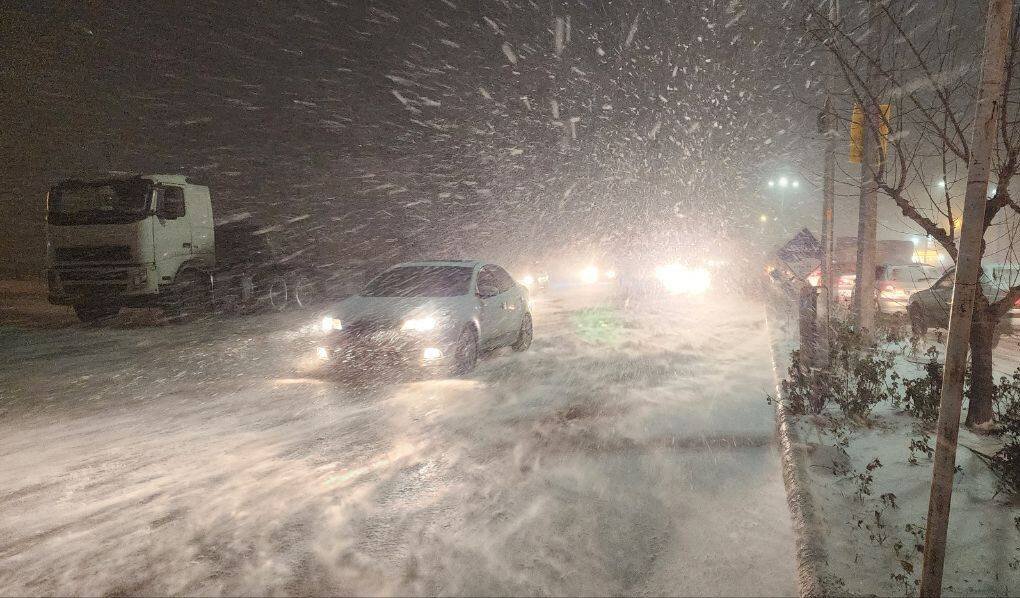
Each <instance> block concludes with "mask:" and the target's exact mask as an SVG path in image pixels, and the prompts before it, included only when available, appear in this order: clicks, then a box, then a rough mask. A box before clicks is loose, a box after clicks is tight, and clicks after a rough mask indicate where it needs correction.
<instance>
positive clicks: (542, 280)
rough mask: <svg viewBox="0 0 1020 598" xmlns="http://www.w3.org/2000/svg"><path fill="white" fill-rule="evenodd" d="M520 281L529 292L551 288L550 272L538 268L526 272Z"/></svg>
mask: <svg viewBox="0 0 1020 598" xmlns="http://www.w3.org/2000/svg"><path fill="white" fill-rule="evenodd" d="M518 280H519V281H520V283H521V284H523V285H524V286H525V287H527V289H528V290H529V291H536V290H543V289H547V288H549V272H548V271H546V270H545V269H544V268H541V267H538V266H534V267H531V268H528V269H526V270H524V272H523V274H521V275H520V277H519V278H518Z"/></svg>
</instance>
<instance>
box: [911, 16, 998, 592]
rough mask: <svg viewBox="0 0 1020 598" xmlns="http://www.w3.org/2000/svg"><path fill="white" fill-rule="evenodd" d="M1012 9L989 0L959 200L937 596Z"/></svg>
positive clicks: (932, 586) (936, 481)
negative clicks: (960, 222)
mask: <svg viewBox="0 0 1020 598" xmlns="http://www.w3.org/2000/svg"><path fill="white" fill-rule="evenodd" d="M1012 12H1013V2H1012V0H989V2H988V14H987V16H986V22H985V51H984V57H983V58H982V61H981V84H980V87H979V88H978V97H977V105H976V106H975V113H974V133H973V139H972V141H971V144H970V163H969V164H968V167H967V195H966V198H965V199H964V204H963V226H962V227H961V231H960V244H959V251H958V253H957V258H956V280H955V282H954V283H953V301H952V304H951V306H950V311H949V333H948V336H949V340H948V341H947V342H946V367H945V374H944V376H943V379H942V396H941V400H940V402H939V420H938V429H937V431H936V436H935V458H934V468H933V470H932V477H931V495H930V497H929V499H928V520H927V527H926V531H925V545H924V566H923V569H922V571H921V587H920V592H921V596H931V597H935V598H937V597H938V596H941V595H942V570H943V567H944V566H945V557H946V535H947V531H948V529H949V507H950V504H951V502H952V498H953V474H954V473H955V470H956V443H957V439H958V437H959V433H960V407H961V403H962V402H963V374H964V371H965V370H966V369H967V361H966V360H967V349H968V347H969V343H970V323H971V316H972V315H973V312H974V294H975V291H976V287H977V284H978V282H977V281H978V273H979V272H980V269H981V241H982V238H983V236H984V219H985V203H986V199H985V198H986V197H987V195H986V194H987V192H988V172H989V170H990V167H991V165H990V162H991V154H992V151H993V149H994V147H995V144H996V141H997V137H996V128H995V123H996V112H997V111H998V110H1000V109H1001V106H999V103H1000V102H1001V101H1002V100H1003V97H1002V96H1003V93H1002V83H1003V79H1004V76H1005V73H1004V67H1005V62H1006V50H1007V46H1008V45H1009V25H1010V18H1011V15H1012Z"/></svg>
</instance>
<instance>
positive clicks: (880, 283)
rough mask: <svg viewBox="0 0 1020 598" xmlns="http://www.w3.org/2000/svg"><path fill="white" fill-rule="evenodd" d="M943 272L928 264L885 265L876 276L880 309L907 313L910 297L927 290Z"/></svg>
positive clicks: (878, 270)
mask: <svg viewBox="0 0 1020 598" xmlns="http://www.w3.org/2000/svg"><path fill="white" fill-rule="evenodd" d="M941 273H942V271H941V270H940V269H939V268H937V267H935V266H930V265H928V264H885V265H882V266H879V267H878V269H877V272H876V274H875V292H876V293H877V294H878V308H879V311H882V312H884V313H902V312H905V311H907V302H908V301H909V299H910V296H911V295H913V294H914V293H916V292H917V291H920V290H924V289H927V288H928V287H930V286H931V285H932V283H934V282H935V281H936V280H938V279H939V276H940V275H941Z"/></svg>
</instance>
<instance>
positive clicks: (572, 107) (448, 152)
mask: <svg viewBox="0 0 1020 598" xmlns="http://www.w3.org/2000/svg"><path fill="white" fill-rule="evenodd" d="M766 5H767V3H766V2H755V1H753V0H752V1H747V2H741V1H738V0H716V1H713V0H703V1H700V2H687V1H674V2H669V1H667V0H660V1H657V2H640V1H637V0H634V1H629V2H609V1H600V0H588V1H576V2H567V1H564V2H558V1H557V2H552V3H551V2H549V0H542V1H539V0H535V1H534V2H531V1H529V0H522V1H510V0H507V1H501V2H497V1H484V2H482V1H474V2H469V1H465V0H451V1H449V2H446V1H443V0H434V1H433V0H428V1H425V0H423V1H413V2H410V1H408V2H399V1H391V2H384V1H379V2H354V1H350V2H344V1H303V2H254V1H238V2H227V1H206V2H200V3H199V2H163V1H160V2H132V3H124V2H99V1H90V2H43V1H23V2H17V1H16V2H14V3H13V4H11V3H6V4H5V5H4V7H3V8H0V54H2V55H3V56H4V57H5V60H4V61H3V62H2V63H0V89H2V90H3V91H2V92H0V93H2V94H3V96H4V100H3V102H0V111H2V113H0V116H2V119H0V120H2V122H4V123H5V125H4V126H3V127H0V155H2V158H3V160H2V162H0V180H2V181H4V185H3V190H2V193H3V195H2V197H0V218H2V220H3V222H5V223H6V227H5V231H4V235H3V237H2V239H3V240H2V241H0V259H3V260H4V261H10V263H11V264H13V266H14V267H15V269H20V270H26V269H27V270H36V269H38V268H39V267H41V265H42V260H41V253H42V248H43V240H44V236H43V234H44V233H43V226H42V209H43V198H44V195H45V189H46V187H47V186H48V185H49V184H51V183H53V182H55V181H57V180H60V179H62V178H69V177H78V176H91V175H102V174H105V173H107V172H109V171H135V172H144V171H162V172H183V173H186V174H190V175H192V176H194V177H195V178H196V179H198V180H199V181H201V182H204V183H206V184H209V185H210V186H211V187H212V190H213V193H214V201H215V202H216V205H215V208H216V211H217V215H218V216H220V217H222V216H227V215H230V214H236V213H239V212H251V213H253V214H255V215H256V216H257V217H258V218H260V219H262V220H265V221H267V222H268V223H272V224H277V225H280V226H283V227H284V229H285V233H286V235H285V236H286V239H287V240H288V242H289V243H290V245H291V246H292V247H295V248H305V247H314V248H315V249H316V250H317V253H318V254H322V253H323V252H325V253H327V254H330V253H332V254H338V255H342V256H345V257H347V258H352V259H361V258H368V257H370V256H371V257H373V258H374V259H380V260H387V259H395V258H397V257H403V256H414V255H422V254H429V255H440V254H454V253H458V252H460V253H463V252H472V251H475V252H478V251H488V252H490V253H492V252H493V251H494V250H493V249H492V248H493V247H502V248H503V249H501V251H506V252H509V253H512V250H510V249H507V248H508V247H509V248H519V247H520V246H522V245H529V246H537V247H538V248H539V249H541V248H544V247H556V246H559V245H560V244H561V243H563V242H569V241H575V242H578V243H588V242H589V241H591V240H592V239H599V238H607V237H613V236H614V235H618V234H619V233H620V231H624V230H627V228H628V227H635V226H637V227H643V226H648V225H649V223H653V222H663V220H664V219H670V218H676V217H677V215H678V214H683V215H684V216H688V215H691V214H697V215H700V216H702V218H701V220H702V221H703V223H705V222H707V223H709V224H711V225H712V226H715V227H717V228H718V226H719V223H720V222H728V223H731V224H733V225H734V226H737V225H741V226H742V225H744V224H746V221H748V220H749V219H750V218H753V217H754V215H755V214H757V213H758V211H759V210H760V208H759V206H758V203H759V200H758V199H757V198H753V197H751V194H752V192H751V188H752V187H753V186H754V185H755V184H756V179H757V178H759V177H760V176H761V173H762V171H763V169H767V168H771V167H773V166H774V165H775V164H793V163H796V162H798V161H799V157H800V154H801V153H802V152H803V151H804V144H803V142H801V141H800V135H802V134H803V133H804V132H805V130H808V131H809V130H810V127H812V126H813V115H812V114H811V113H810V110H809V109H807V108H806V107H805V106H804V105H800V104H798V102H797V98H798V97H803V96H806V97H810V95H811V94H812V93H813V89H812V88H811V87H810V86H809V85H808V83H807V76H808V72H809V69H810V62H811V60H813V59H814V57H813V56H812V55H810V54H806V53H805V52H806V50H805V49H804V46H803V44H801V43H799V39H798V33H797V32H796V31H793V30H789V29H784V28H783V27H779V26H777V25H775V23H776V22H780V21H782V20H783V18H784V17H787V16H790V15H784V14H781V12H782V11H780V12H779V13H777V11H776V10H775V9H772V10H768V9H766ZM790 10H793V9H790ZM556 16H562V17H567V16H569V17H570V28H571V39H570V42H569V43H567V44H566V46H565V48H564V50H563V52H562V53H561V55H560V56H559V57H557V56H556V55H555V47H554V39H555V38H554V33H553V29H554V23H555V17H556ZM788 24H789V23H788ZM513 60H516V64H515V63H514V62H513ZM552 100H556V101H557V103H558V110H559V113H560V114H559V118H556V116H555V114H553V107H552ZM570 118H577V119H578V121H577V125H576V126H577V138H576V139H571V140H570V141H569V142H567V143H565V144H564V143H561V141H562V138H563V133H562V131H563V129H562V127H561V125H559V124H557V123H562V122H568V119H570ZM306 215H307V216H308V217H306V218H301V217H302V216H306ZM295 219H297V220H295ZM292 221H293V222H292ZM685 226H686V225H685ZM315 259H332V258H331V257H325V258H324V257H322V256H321V255H317V256H316V257H315Z"/></svg>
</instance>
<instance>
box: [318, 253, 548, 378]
mask: <svg viewBox="0 0 1020 598" xmlns="http://www.w3.org/2000/svg"><path fill="white" fill-rule="evenodd" d="M320 328H321V333H322V339H321V342H320V346H319V348H318V356H319V358H320V359H321V360H323V361H327V362H330V363H335V364H338V365H350V366H355V367H358V368H363V369H367V368H371V367H378V366H383V367H389V366H400V365H404V366H417V367H429V368H434V367H445V368H448V369H450V370H452V371H453V372H454V373H458V374H463V373H467V372H469V371H471V370H472V369H473V368H474V366H475V364H476V363H477V361H478V355H479V353H480V352H481V351H483V350H487V349H495V348H497V347H503V346H510V347H513V349H514V350H515V351H524V350H526V349H527V348H528V347H529V346H530V345H531V339H532V323H531V311H530V308H529V301H528V291H527V289H526V288H525V287H524V286H523V285H521V284H518V283H517V282H515V281H514V280H513V278H512V277H511V276H510V275H509V274H507V272H506V271H505V270H504V269H503V268H500V267H499V266H497V265H495V264H489V263H485V262H478V261H428V262H409V263H404V264H398V265H396V266H393V267H392V268H390V269H388V270H386V271H385V272H383V273H382V274H380V275H379V276H377V277H376V278H375V279H373V280H372V281H371V282H369V283H368V285H366V286H365V288H364V290H362V291H361V292H360V293H359V294H357V295H355V296H353V297H348V298H347V299H344V300H343V301H341V302H340V303H339V304H337V305H336V306H335V307H334V308H333V309H332V310H330V311H329V312H328V313H326V314H324V315H323V318H322V321H321V323H320Z"/></svg>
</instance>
